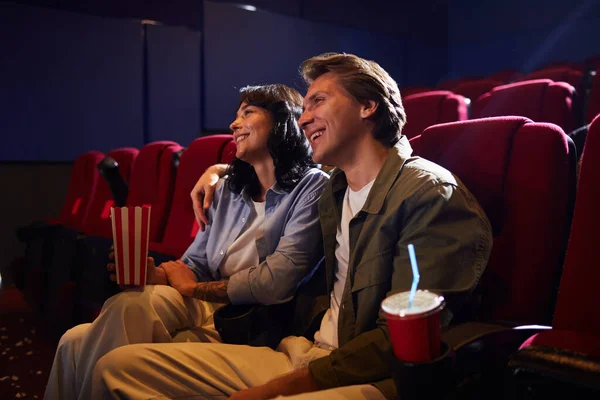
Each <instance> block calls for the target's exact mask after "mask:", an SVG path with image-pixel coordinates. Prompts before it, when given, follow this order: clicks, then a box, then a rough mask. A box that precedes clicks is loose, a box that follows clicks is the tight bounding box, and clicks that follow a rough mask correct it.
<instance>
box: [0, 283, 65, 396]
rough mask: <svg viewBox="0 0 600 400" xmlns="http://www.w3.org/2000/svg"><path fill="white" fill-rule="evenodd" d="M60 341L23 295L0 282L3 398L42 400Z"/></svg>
mask: <svg viewBox="0 0 600 400" xmlns="http://www.w3.org/2000/svg"><path fill="white" fill-rule="evenodd" d="M57 342H58V338H57V336H56V334H51V333H50V332H49V328H48V325H47V323H44V322H43V321H42V319H41V318H40V317H39V315H37V314H36V313H35V312H34V311H33V310H32V309H31V307H29V306H28V304H27V303H26V302H25V300H24V299H23V296H22V294H21V292H19V291H18V290H17V289H16V288H15V287H14V286H12V285H4V286H3V285H2V284H1V283H0V399H20V398H25V399H41V398H42V397H43V395H44V389H45V387H46V382H47V380H48V374H49V372H50V367H51V366H52V360H53V358H54V352H55V351H56V344H57Z"/></svg>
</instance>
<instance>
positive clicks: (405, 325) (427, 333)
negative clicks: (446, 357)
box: [381, 290, 445, 362]
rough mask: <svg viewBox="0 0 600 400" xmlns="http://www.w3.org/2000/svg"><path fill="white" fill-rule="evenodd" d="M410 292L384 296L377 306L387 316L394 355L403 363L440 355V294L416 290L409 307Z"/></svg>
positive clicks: (442, 304)
mask: <svg viewBox="0 0 600 400" xmlns="http://www.w3.org/2000/svg"><path fill="white" fill-rule="evenodd" d="M409 296H410V292H402V293H397V294H394V295H391V296H389V297H387V298H386V299H385V300H384V301H383V302H382V303H381V308H382V309H383V311H384V312H385V315H386V317H387V323H388V328H389V331H390V338H391V341H392V347H393V349H394V354H395V355H396V357H397V358H398V359H400V360H402V361H406V362H429V361H431V360H434V359H436V358H437V357H439V355H440V311H441V310H442V309H443V308H444V306H445V302H444V297H442V296H440V295H438V294H435V293H432V292H429V291H427V290H417V291H416V293H415V298H414V300H413V303H412V306H411V307H408V299H409Z"/></svg>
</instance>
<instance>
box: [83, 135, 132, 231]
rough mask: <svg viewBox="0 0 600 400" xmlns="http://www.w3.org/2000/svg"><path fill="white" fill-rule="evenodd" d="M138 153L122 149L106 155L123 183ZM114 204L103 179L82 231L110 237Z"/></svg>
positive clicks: (130, 148) (99, 182)
mask: <svg viewBox="0 0 600 400" xmlns="http://www.w3.org/2000/svg"><path fill="white" fill-rule="evenodd" d="M138 153H139V150H138V149H135V148H132V147H124V148H120V149H116V150H112V151H110V152H108V153H107V154H106V156H107V157H111V158H112V159H114V160H115V161H116V162H117V164H118V167H119V174H120V175H121V178H122V179H123V181H124V182H125V183H128V182H129V178H130V175H131V167H132V164H133V162H134V160H135V158H136V157H137V155H138ZM114 204H115V201H114V199H113V195H112V192H111V189H110V186H109V185H108V183H107V182H106V180H104V179H100V180H99V181H98V187H97V190H96V193H95V195H94V198H93V199H92V203H91V205H90V210H89V212H88V216H87V219H86V220H85V222H84V223H83V226H82V229H81V230H82V231H83V232H84V233H85V234H89V235H99V236H105V237H110V236H111V235H112V227H111V224H110V207H112V206H113V205H114Z"/></svg>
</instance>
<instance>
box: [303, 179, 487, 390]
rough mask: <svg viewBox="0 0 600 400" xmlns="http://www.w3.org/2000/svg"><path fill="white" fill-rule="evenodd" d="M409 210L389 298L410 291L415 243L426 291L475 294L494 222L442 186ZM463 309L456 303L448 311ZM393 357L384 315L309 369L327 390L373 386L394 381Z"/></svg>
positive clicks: (456, 190)
mask: <svg viewBox="0 0 600 400" xmlns="http://www.w3.org/2000/svg"><path fill="white" fill-rule="evenodd" d="M403 206H404V207H406V210H405V211H406V212H404V213H403V215H404V217H402V218H400V219H399V223H401V224H402V226H401V227H399V228H398V229H400V230H401V232H400V235H399V240H398V242H397V244H396V248H395V253H394V257H393V267H392V272H391V281H392V282H391V290H390V291H389V292H387V294H386V296H388V295H390V294H393V293H397V292H401V291H405V290H408V289H409V288H410V282H411V281H412V272H411V267H410V261H409V256H408V250H407V246H408V244H410V243H412V244H414V246H415V250H416V252H417V259H418V263H419V270H420V275H421V280H420V284H419V287H420V288H427V289H430V290H433V291H437V292H441V293H443V294H444V295H446V294H459V293H460V294H468V293H469V292H470V291H472V290H473V288H474V287H475V286H476V284H477V282H478V280H479V278H480V276H481V273H482V272H483V269H484V268H485V265H486V264H487V259H488V256H489V252H490V249H491V244H492V238H491V228H490V225H489V221H488V220H487V218H486V217H485V214H484V213H483V211H482V210H481V208H480V207H479V205H478V204H477V202H476V201H475V200H474V198H473V197H472V196H471V195H470V194H468V193H465V192H464V191H463V190H462V189H461V188H460V187H457V186H455V185H453V184H448V183H442V184H436V185H434V186H428V187H425V188H424V189H423V190H422V191H420V192H417V193H415V194H414V195H413V196H411V198H409V199H407V200H406V204H404V205H403ZM381 300H383V298H382V299H381ZM459 306H460V304H458V303H456V304H455V305H450V306H449V307H447V308H450V309H452V308H454V307H459ZM391 357H393V352H392V347H391V342H390V338H389V331H388V327H387V323H386V320H385V317H384V316H383V313H382V312H381V311H380V312H379V316H378V318H377V321H376V325H375V328H374V329H372V330H369V331H366V332H363V333H362V334H359V335H358V336H356V337H355V338H354V339H352V340H351V341H350V342H348V343H346V344H345V345H343V346H341V347H340V348H338V349H336V350H334V351H333V352H332V353H331V354H330V355H329V356H327V357H324V358H321V359H317V360H314V361H312V362H311V363H310V364H309V369H310V371H311V374H312V376H313V377H314V378H315V380H316V382H317V384H318V386H319V387H320V388H322V389H326V388H331V387H337V386H347V385H356V384H365V383H372V382H376V381H381V380H383V379H386V378H389V377H390V376H391V374H390V361H391V360H392V358H391Z"/></svg>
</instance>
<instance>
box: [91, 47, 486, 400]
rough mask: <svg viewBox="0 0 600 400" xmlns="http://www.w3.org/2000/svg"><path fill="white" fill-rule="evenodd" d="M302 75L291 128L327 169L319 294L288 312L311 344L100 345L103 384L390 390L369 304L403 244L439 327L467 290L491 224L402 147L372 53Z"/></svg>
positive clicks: (395, 268) (195, 390)
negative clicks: (432, 298)
mask: <svg viewBox="0 0 600 400" xmlns="http://www.w3.org/2000/svg"><path fill="white" fill-rule="evenodd" d="M302 73H303V76H304V79H305V80H306V82H307V83H309V85H310V87H309V89H308V92H307V94H306V96H305V98H304V113H303V115H302V117H301V118H300V120H299V124H300V126H301V127H302V129H303V130H304V132H305V135H306V136H307V138H308V139H309V140H310V142H311V146H312V148H313V160H314V161H315V162H317V163H322V164H326V165H332V166H335V167H336V170H335V171H334V172H333V174H332V177H331V180H330V182H329V184H328V186H327V188H326V189H325V191H324V192H323V195H322V197H321V200H320V203H319V214H320V220H321V227H322V231H323V242H324V250H325V265H326V268H325V271H324V272H325V276H326V278H325V279H326V292H325V293H324V294H325V295H327V296H328V297H329V304H327V303H325V307H323V303H322V302H319V301H314V302H313V303H310V304H314V305H315V306H314V307H313V309H312V310H309V311H307V312H306V313H305V314H302V313H300V314H301V315H296V319H297V320H303V319H308V318H305V317H309V316H315V315H319V318H321V320H320V328H319V330H318V332H317V333H316V334H315V335H314V342H313V341H311V340H308V339H306V338H304V337H287V338H285V339H283V340H282V342H281V343H280V345H279V347H278V349H277V351H275V350H271V349H268V348H256V347H250V346H235V345H225V344H185V345H139V346H127V347H124V348H121V349H117V350H115V351H113V352H111V353H109V354H108V355H106V356H105V357H104V358H103V359H101V360H100V362H99V363H98V365H97V367H96V369H95V371H94V380H95V382H97V385H98V387H101V388H102V389H103V390H104V391H105V392H106V393H110V392H116V393H119V394H120V395H121V396H125V397H128V398H151V397H160V396H165V397H177V396H182V397H183V396H194V395H195V396H197V397H199V398H208V397H219V396H220V397H227V396H228V395H230V394H233V395H232V396H231V398H233V399H269V398H275V397H277V396H279V395H284V396H290V395H298V397H295V398H301V399H314V398H352V399H365V398H368V399H372V398H384V396H385V397H389V396H393V395H394V394H395V386H394V384H393V381H392V380H391V378H390V367H389V361H390V359H391V357H392V350H391V344H390V341H389V332H388V328H387V325H386V321H385V319H384V318H383V317H382V314H381V312H380V304H381V301H382V300H383V299H384V298H385V297H386V296H387V295H389V294H392V293H396V292H400V291H405V290H408V289H409V288H410V283H411V280H412V273H411V268H410V262H409V256H408V251H407V245H408V244H410V243H412V244H414V246H415V248H416V252H417V258H418V261H419V267H420V273H421V283H420V288H424V289H429V290H433V291H436V292H441V293H443V294H444V295H445V296H446V298H447V300H448V302H449V305H448V307H447V309H446V312H445V314H444V318H443V319H444V323H445V324H447V323H448V322H449V320H450V319H451V318H452V316H453V314H456V313H459V312H460V309H461V306H462V305H463V304H464V303H465V302H466V301H467V300H468V297H469V294H470V293H471V292H472V291H473V289H474V288H475V286H476V285H477V282H478V280H479V278H480V276H481V275H482V273H483V270H484V268H485V265H486V263H487V259H488V256H489V253H490V249H491V244H492V236H491V228H490V224H489V221H488V220H487V218H486V217H485V214H484V212H483V211H482V210H481V208H480V207H479V205H478V204H477V201H476V200H475V199H474V197H473V196H472V195H471V194H470V193H469V192H468V190H467V189H466V188H465V187H464V186H463V185H462V183H461V182H460V181H458V179H457V178H455V177H454V176H453V175H452V174H451V173H450V172H448V171H447V170H445V169H443V168H442V167H440V166H438V165H436V164H433V163H431V162H428V161H426V160H423V159H420V158H418V157H412V156H411V153H412V150H411V148H410V145H409V143H408V141H407V139H406V138H405V137H403V136H402V135H401V131H402V127H403V125H404V123H405V122H406V116H405V112H404V108H403V107H402V102H401V98H400V92H399V89H398V86H397V84H396V82H395V81H394V80H393V79H392V78H391V77H390V76H389V75H388V74H387V72H386V71H385V70H383V69H382V68H381V67H380V66H379V65H377V64H376V63H374V62H372V61H367V60H364V59H361V58H359V57H356V56H353V55H346V54H324V55H321V56H317V57H313V58H311V59H309V60H306V61H305V62H304V63H303V64H302ZM315 278H316V277H313V279H315ZM327 307H328V308H327ZM325 309H326V312H325V314H324V316H323V314H322V313H320V314H319V311H325ZM299 334H305V332H299ZM308 337H309V338H310V339H313V337H311V336H308ZM184 346H185V347H184Z"/></svg>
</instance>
